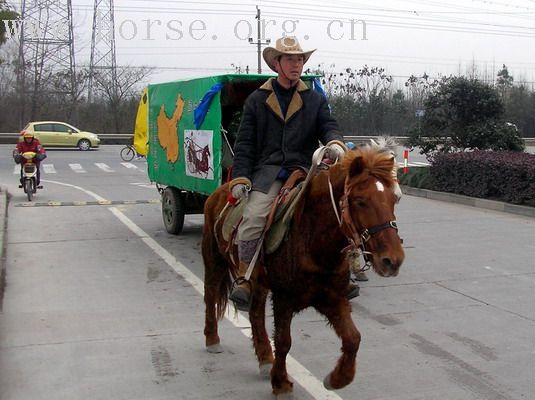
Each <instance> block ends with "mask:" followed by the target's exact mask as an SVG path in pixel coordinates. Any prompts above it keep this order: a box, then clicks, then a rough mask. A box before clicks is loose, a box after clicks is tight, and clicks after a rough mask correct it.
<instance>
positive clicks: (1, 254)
mask: <svg viewBox="0 0 535 400" xmlns="http://www.w3.org/2000/svg"><path fill="white" fill-rule="evenodd" d="M7 201H8V193H7V189H6V188H5V187H1V186H0V311H2V304H3V300H4V288H5V284H6V269H5V266H6V256H5V255H6V247H7V244H6V243H5V237H6V233H7V229H6V228H7Z"/></svg>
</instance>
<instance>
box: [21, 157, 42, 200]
mask: <svg viewBox="0 0 535 400" xmlns="http://www.w3.org/2000/svg"><path fill="white" fill-rule="evenodd" d="M21 156H22V161H21V168H22V173H21V185H19V187H22V188H23V189H24V193H26V195H27V196H28V201H32V198H33V195H34V194H35V193H36V192H37V189H38V188H39V187H38V186H37V168H38V166H37V164H36V163H35V161H34V159H35V158H36V156H37V153H34V152H33V151H27V152H25V153H22V154H21Z"/></svg>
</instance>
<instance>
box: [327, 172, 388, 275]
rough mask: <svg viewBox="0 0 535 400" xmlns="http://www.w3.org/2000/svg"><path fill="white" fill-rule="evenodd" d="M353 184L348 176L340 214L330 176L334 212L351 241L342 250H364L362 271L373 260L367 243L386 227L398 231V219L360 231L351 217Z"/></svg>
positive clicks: (368, 266)
mask: <svg viewBox="0 0 535 400" xmlns="http://www.w3.org/2000/svg"><path fill="white" fill-rule="evenodd" d="M352 188H353V186H351V185H350V184H349V176H346V178H345V183H344V194H343V195H342V197H341V198H340V214H341V217H340V216H339V215H338V210H337V207H336V203H335V200H334V195H333V190H332V184H331V180H330V178H329V191H330V194H331V201H332V204H333V209H334V213H335V214H336V218H337V219H338V224H339V225H340V230H341V231H342V233H343V234H344V235H345V237H346V238H347V240H348V242H349V246H347V247H346V248H344V249H343V250H342V251H343V252H346V251H358V250H357V249H360V251H361V252H362V256H363V257H364V261H365V262H366V264H365V265H364V267H363V268H362V269H361V270H362V271H364V270H367V269H369V268H370V267H371V265H372V261H371V257H370V254H371V252H370V251H367V250H366V247H365V244H366V243H367V242H368V241H369V240H370V239H371V237H372V236H373V235H375V234H376V233H378V232H381V231H383V230H385V229H389V228H392V229H395V230H396V232H397V231H398V225H397V223H396V221H388V222H385V223H383V224H379V225H375V226H372V227H371V228H364V230H363V231H362V232H361V233H359V231H358V229H357V227H356V225H355V222H354V221H353V218H352V217H351V212H350V210H349V193H350V192H351V189H352Z"/></svg>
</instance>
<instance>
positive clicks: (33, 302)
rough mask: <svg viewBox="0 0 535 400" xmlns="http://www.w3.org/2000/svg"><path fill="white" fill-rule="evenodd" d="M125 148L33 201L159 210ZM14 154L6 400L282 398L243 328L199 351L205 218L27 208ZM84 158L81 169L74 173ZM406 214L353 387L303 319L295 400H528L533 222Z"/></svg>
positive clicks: (234, 325)
mask: <svg viewBox="0 0 535 400" xmlns="http://www.w3.org/2000/svg"><path fill="white" fill-rule="evenodd" d="M115 150H116V149H113V148H111V147H110V148H106V147H104V148H102V149H101V150H99V151H97V152H90V153H79V152H55V153H54V154H52V155H51V156H50V157H49V159H48V160H47V162H50V163H53V164H54V165H55V167H56V171H57V172H56V174H55V175H54V179H51V177H50V176H49V175H48V174H44V176H43V178H44V179H46V180H48V181H52V180H53V181H54V183H46V186H45V190H43V191H42V192H40V193H39V194H38V201H39V199H42V200H55V201H61V200H69V201H83V200H95V199H98V198H101V199H107V200H141V199H151V198H154V197H155V190H154V188H151V187H150V185H146V186H143V185H145V184H147V181H146V177H144V173H142V172H143V171H142V168H141V169H140V171H135V170H133V169H132V171H130V169H128V168H124V169H121V168H120V166H121V165H122V164H120V161H119V160H118V158H117V156H116V154H117V153H116V151H115ZM6 151H7V148H3V147H2V146H0V171H1V172H0V182H2V184H3V185H4V184H5V183H8V187H9V188H10V190H13V197H12V199H11V202H10V204H9V209H8V211H9V219H8V232H7V259H6V269H7V288H6V293H5V298H4V301H3V309H2V313H1V314H0V399H2V400H8V399H9V400H11V399H16V400H20V399H23V400H24V399H36V398H50V399H66V400H67V399H69V400H72V399H110V398H113V399H128V400H131V399H188V400H189V399H229V400H230V399H251V398H256V399H270V398H272V396H271V394H270V386H269V382H267V381H266V380H264V379H262V378H261V377H259V376H258V375H257V373H256V371H257V368H256V363H255V361H254V357H253V353H252V350H251V345H250V342H249V341H248V339H246V337H245V336H244V335H247V334H248V333H249V330H248V328H247V326H246V321H245V320H244V319H243V318H241V319H240V318H238V319H235V318H234V317H233V315H229V319H228V320H224V321H223V322H222V323H221V332H220V334H221V337H222V340H223V343H222V344H223V346H224V348H225V350H226V351H225V353H223V354H219V355H212V354H208V353H206V352H205V351H204V348H203V345H204V339H203V335H202V329H203V301H202V296H201V294H200V292H199V291H202V284H201V282H202V281H201V279H202V275H203V273H202V264H201V261H200V259H199V243H200V235H201V229H202V217H201V216H189V217H188V218H187V221H186V226H185V230H184V233H183V235H181V236H179V237H174V236H171V235H168V234H167V233H165V232H164V230H163V228H162V222H161V217H160V209H159V206H158V205H157V204H132V205H127V204H125V205H120V206H115V207H110V206H56V207H23V206H22V204H23V203H24V202H25V200H24V197H23V196H22V195H21V194H20V193H21V192H20V190H19V189H18V188H16V187H15V186H14V185H13V184H12V180H13V179H14V178H16V175H14V174H13V173H12V172H13V171H12V166H11V165H10V164H9V162H8V161H9V160H8V159H7V158H6ZM82 157H83V159H82ZM95 160H96V161H95ZM77 161H79V162H80V163H81V164H82V165H84V166H85V169H86V170H87V171H88V172H87V173H85V174H84V173H77V172H74V171H73V170H72V169H70V168H69V167H68V164H69V163H76V162H77ZM94 162H99V163H105V164H107V165H108V166H109V167H110V168H111V169H113V170H114V172H106V171H104V170H102V169H101V168H99V167H98V166H94ZM136 165H138V166H142V165H143V164H142V162H139V163H138V164H136ZM147 186H148V187H147ZM397 216H398V223H399V226H400V229H401V234H402V236H403V237H404V239H405V246H406V253H407V259H406V263H405V265H404V266H403V267H402V271H401V273H400V276H399V277H397V278H392V279H385V278H380V277H378V276H376V275H372V274H370V278H371V279H370V281H369V282H367V283H364V284H363V285H362V294H361V296H360V297H359V298H357V299H356V300H355V301H353V310H354V311H353V315H354V319H355V321H356V323H357V325H358V326H359V329H360V330H361V333H362V336H363V342H362V345H361V349H360V351H359V359H358V360H359V364H358V371H357V378H356V380H355V382H354V383H353V384H352V385H350V386H349V387H347V388H345V389H343V390H341V391H338V392H335V393H331V392H325V391H324V390H322V389H321V386H320V382H321V380H322V379H323V377H324V376H325V375H326V374H327V373H328V372H329V371H330V369H331V368H332V367H333V365H334V362H335V360H336V358H337V356H338V354H339V347H340V343H339V341H338V340H337V339H336V337H335V335H334V333H333V332H332V331H331V330H330V328H328V327H326V326H325V322H324V320H323V319H322V318H321V317H320V316H318V315H317V314H316V313H314V312H312V311H307V312H304V313H302V314H300V315H299V316H297V317H296V318H295V322H294V324H293V329H292V334H293V345H292V350H291V353H290V354H291V355H292V357H293V361H292V362H291V372H292V373H293V374H294V375H293V377H294V380H295V381H296V387H295V398H297V399H355V398H358V399H363V400H372V399H373V400H377V399H384V400H386V399H396V400H416V399H425V400H434V399H437V400H438V399H440V400H443V399H448V400H457V399H458V400H476V399H481V400H483V399H485V400H502V399H503V400H520V399H530V398H531V397H532V394H533V393H534V392H535V383H534V382H533V379H532V368H533V367H535V351H534V349H533V332H534V328H535V326H534V325H535V309H534V308H533V306H532V305H533V303H534V300H535V290H534V288H535V272H534V268H533V267H534V265H535V261H534V255H535V220H534V219H532V218H527V217H520V216H516V215H511V214H505V213H499V212H495V211H489V210H480V209H476V208H471V207H466V206H462V205H457V204H450V203H443V202H437V201H432V200H428V199H422V198H417V197H411V196H405V197H404V198H403V199H402V202H401V204H400V205H399V208H398V212H397ZM318 385H319V387H318Z"/></svg>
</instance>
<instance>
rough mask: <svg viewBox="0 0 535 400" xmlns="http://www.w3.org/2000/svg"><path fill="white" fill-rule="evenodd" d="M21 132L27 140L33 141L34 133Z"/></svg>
mask: <svg viewBox="0 0 535 400" xmlns="http://www.w3.org/2000/svg"><path fill="white" fill-rule="evenodd" d="M21 134H22V137H23V138H24V140H25V141H26V142H31V141H32V140H33V138H34V134H33V133H32V132H30V131H22V132H21Z"/></svg>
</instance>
